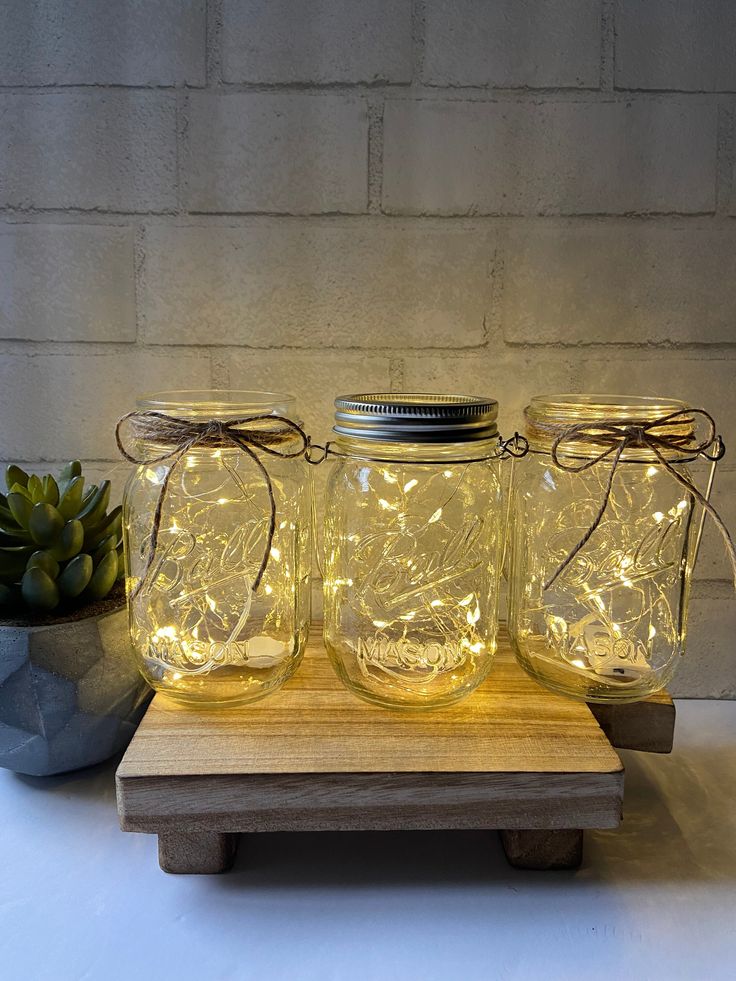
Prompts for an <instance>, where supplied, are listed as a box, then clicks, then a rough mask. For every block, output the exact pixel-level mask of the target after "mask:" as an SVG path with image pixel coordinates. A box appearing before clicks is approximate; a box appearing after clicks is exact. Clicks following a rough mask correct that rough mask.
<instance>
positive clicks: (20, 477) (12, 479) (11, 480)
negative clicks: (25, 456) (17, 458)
mask: <svg viewBox="0 0 736 981" xmlns="http://www.w3.org/2000/svg"><path fill="white" fill-rule="evenodd" d="M13 484H20V486H21V487H26V486H27V484H28V474H27V473H26V472H25V470H21V468H20V467H17V466H16V465H15V464H14V463H11V464H10V466H8V467H7V468H6V470H5V486H6V487H7V488H8V490H12V489H13Z"/></svg>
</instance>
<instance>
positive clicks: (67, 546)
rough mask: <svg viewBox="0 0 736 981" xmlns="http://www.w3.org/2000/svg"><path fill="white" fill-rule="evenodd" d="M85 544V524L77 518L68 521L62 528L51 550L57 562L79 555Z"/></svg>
mask: <svg viewBox="0 0 736 981" xmlns="http://www.w3.org/2000/svg"><path fill="white" fill-rule="evenodd" d="M83 545H84V525H83V524H82V522H81V521H77V519H76V518H72V520H71V521H67V523H66V524H65V525H64V527H63V528H62V529H61V532H60V534H59V537H58V538H57V540H56V542H55V543H54V544H53V545H52V546H51V548H50V549H49V551H50V552H51V554H52V555H53V557H54V558H55V559H56V561H57V562H66V561H67V560H68V559H73V558H74V556H75V555H79V553H80V552H81V551H82V546H83Z"/></svg>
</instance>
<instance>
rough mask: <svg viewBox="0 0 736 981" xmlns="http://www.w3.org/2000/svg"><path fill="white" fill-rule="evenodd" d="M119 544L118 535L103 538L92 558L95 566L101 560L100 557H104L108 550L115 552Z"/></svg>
mask: <svg viewBox="0 0 736 981" xmlns="http://www.w3.org/2000/svg"><path fill="white" fill-rule="evenodd" d="M117 546H118V539H117V536H116V535H110V536H109V537H108V538H103V539H102V542H101V543H100V544H99V545H98V546H97V548H96V549H95V551H94V553H93V555H92V560H93V561H94V564H95V566H97V565H98V564H99V562H100V559H102V558H104V556H105V555H107V553H108V552H114V551H115V549H116V548H117Z"/></svg>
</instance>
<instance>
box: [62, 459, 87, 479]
mask: <svg viewBox="0 0 736 981" xmlns="http://www.w3.org/2000/svg"><path fill="white" fill-rule="evenodd" d="M81 475H82V464H81V463H80V462H79V460H70V461H69V463H65V464H64V466H63V467H62V468H61V470H60V471H59V480H72V479H73V478H74V477H81Z"/></svg>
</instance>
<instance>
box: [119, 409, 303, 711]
mask: <svg viewBox="0 0 736 981" xmlns="http://www.w3.org/2000/svg"><path fill="white" fill-rule="evenodd" d="M152 412H153V413H163V415H164V417H173V418H174V420H175V421H176V420H182V421H184V422H185V424H189V423H193V424H195V425H199V426H200V427H201V426H202V424H208V425H209V426H210V427H211V431H208V433H206V434H204V435H203V436H201V437H200V439H199V440H198V441H195V442H194V444H193V445H191V446H188V447H186V446H185V449H184V451H183V452H182V443H181V440H180V437H179V436H177V437H176V439H174V437H173V436H172V435H171V433H167V432H158V431H157V429H156V427H157V426H158V425H159V424H160V422H161V417H159V416H156V415H151V413H152ZM294 412H295V403H294V399H293V398H291V397H290V396H287V395H275V394H272V393H268V392H217V391H212V392H164V393H162V394H160V395H153V396H151V397H149V398H146V399H142V400H140V401H139V402H138V412H137V413H133V414H132V416H131V419H130V425H131V427H132V432H131V436H132V439H133V445H134V446H135V452H134V453H131V458H132V457H135V459H136V460H137V461H138V462H139V464H140V465H139V466H137V467H136V469H135V471H134V472H133V473H132V474H131V477H130V479H129V480H128V483H127V486H126V490H125V495H124V506H123V526H124V535H125V555H126V562H127V568H126V585H127V592H128V605H129V611H130V631H131V637H132V641H133V647H134V649H135V653H136V655H137V657H138V661H139V666H140V670H141V672H142V673H143V675H144V677H145V678H146V680H147V681H148V683H149V684H150V685H152V686H153V688H156V689H158V690H159V691H165V692H167V693H169V694H170V695H173V696H175V697H176V698H178V699H180V700H185V701H190V702H193V701H196V702H200V703H219V702H246V701H252V700H254V699H256V698H261V697H262V696H263V695H266V694H268V692H270V691H273V690H274V689H275V688H278V687H279V686H280V685H282V684H283V683H284V682H285V681H286V679H287V678H289V677H290V676H291V675H292V674H293V672H294V671H295V669H296V667H297V666H298V664H299V661H300V659H301V657H302V654H303V651H304V647H305V644H306V640H307V633H308V629H309V615H310V592H309V590H310V584H309V572H310V528H311V521H310V486H311V481H310V477H309V474H308V472H307V471H308V467H307V465H306V463H305V461H304V459H303V445H302V444H303V440H302V438H301V437H300V435H299V432H297V431H295V430H293V429H291V428H289V427H288V426H286V424H285V423H283V422H282V421H281V419H280V418H279V417H286V418H287V419H290V420H292V419H293V418H294ZM256 416H258V417H265V418H261V419H257V420H256V419H253V417H256ZM234 420H237V421H238V422H239V423H240V424H239V425H238V426H236V427H235V428H234V430H233V431H234V432H236V433H237V434H243V433H247V434H249V436H250V438H249V439H246V440H245V443H246V446H247V447H248V449H244V448H242V447H241V446H239V445H236V444H235V443H234V442H233V441H232V440H231V439H230V438H229V436H228V435H227V432H226V431H223V430H222V429H219V430H218V426H227V425H228V424H229V423H232V422H233V421H234ZM251 453H252V454H253V455H254V456H255V458H256V459H253V457H252V456H251V455H250V454H251ZM157 459H158V462H156V461H157ZM259 464H260V465H259ZM262 468H264V469H265V472H264V469H262ZM269 488H270V489H269ZM271 493H272V495H273V496H272V497H271ZM159 507H160V521H159V522H158V527H157V528H156V524H157V522H156V512H157V508H159ZM272 517H273V518H275V523H274V524H273V526H271V520H272ZM271 527H272V536H271V534H270V532H271ZM264 563H265V568H264ZM259 578H260V581H259ZM254 587H257V588H254Z"/></svg>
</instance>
